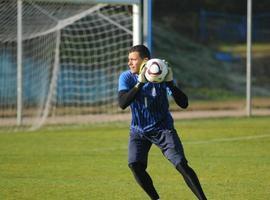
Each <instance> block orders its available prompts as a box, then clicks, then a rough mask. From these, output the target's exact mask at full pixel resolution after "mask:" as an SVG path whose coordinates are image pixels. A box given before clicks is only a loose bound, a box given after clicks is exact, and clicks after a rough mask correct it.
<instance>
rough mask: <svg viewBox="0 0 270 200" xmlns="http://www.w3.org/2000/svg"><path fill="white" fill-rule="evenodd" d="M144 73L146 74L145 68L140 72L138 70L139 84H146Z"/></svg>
mask: <svg viewBox="0 0 270 200" xmlns="http://www.w3.org/2000/svg"><path fill="white" fill-rule="evenodd" d="M145 72H146V67H143V68H142V70H140V73H139V75H138V81H139V83H146V82H147V80H146V78H145Z"/></svg>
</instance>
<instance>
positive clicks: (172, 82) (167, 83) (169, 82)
mask: <svg viewBox="0 0 270 200" xmlns="http://www.w3.org/2000/svg"><path fill="white" fill-rule="evenodd" d="M166 85H167V86H168V87H169V88H172V87H174V86H175V83H174V81H167V82H166Z"/></svg>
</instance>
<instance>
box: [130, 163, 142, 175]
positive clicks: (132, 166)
mask: <svg viewBox="0 0 270 200" xmlns="http://www.w3.org/2000/svg"><path fill="white" fill-rule="evenodd" d="M128 167H129V168H130V169H131V171H132V172H135V173H139V172H141V171H144V170H145V169H146V165H145V164H143V163H141V162H134V163H129V164H128Z"/></svg>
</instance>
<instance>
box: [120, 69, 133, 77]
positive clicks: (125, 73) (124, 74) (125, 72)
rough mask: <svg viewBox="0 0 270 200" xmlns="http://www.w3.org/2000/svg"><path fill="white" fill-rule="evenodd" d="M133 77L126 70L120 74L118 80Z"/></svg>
mask: <svg viewBox="0 0 270 200" xmlns="http://www.w3.org/2000/svg"><path fill="white" fill-rule="evenodd" d="M132 76H134V75H133V74H132V73H131V71H130V70H126V71H123V72H122V73H121V74H120V78H121V77H132Z"/></svg>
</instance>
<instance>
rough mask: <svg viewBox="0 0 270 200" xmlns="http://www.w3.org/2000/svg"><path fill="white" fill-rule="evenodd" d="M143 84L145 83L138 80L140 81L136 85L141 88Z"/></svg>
mask: <svg viewBox="0 0 270 200" xmlns="http://www.w3.org/2000/svg"><path fill="white" fill-rule="evenodd" d="M143 85H144V83H142V82H138V83H136V85H135V86H134V87H135V88H137V89H140V88H141V87H142V86H143Z"/></svg>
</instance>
